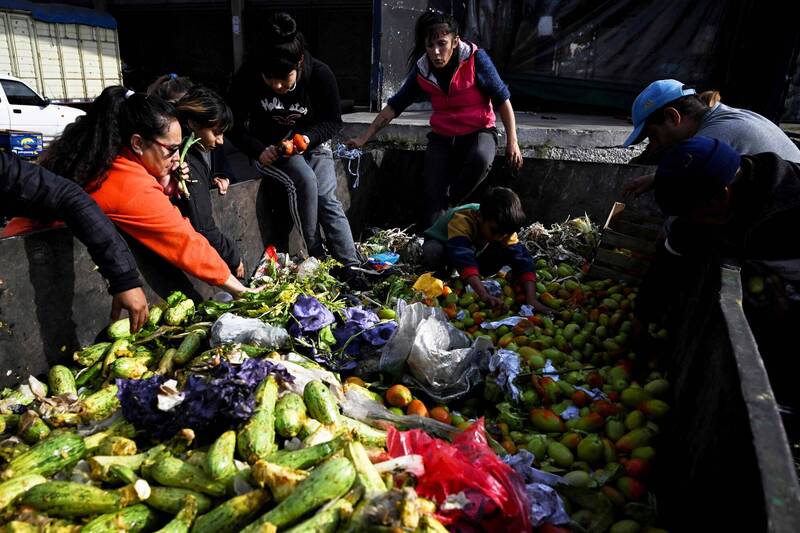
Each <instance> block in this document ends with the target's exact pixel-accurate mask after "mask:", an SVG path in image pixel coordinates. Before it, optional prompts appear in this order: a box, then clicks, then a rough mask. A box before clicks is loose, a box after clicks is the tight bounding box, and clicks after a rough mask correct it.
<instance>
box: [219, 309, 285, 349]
mask: <svg viewBox="0 0 800 533" xmlns="http://www.w3.org/2000/svg"><path fill="white" fill-rule="evenodd" d="M288 340H289V333H287V331H286V330H285V329H283V328H278V327H275V326H270V325H269V324H265V323H264V322H262V321H260V320H259V319H257V318H243V317H240V316H237V315H234V314H233V313H225V314H223V315H222V316H221V317H219V318H218V319H217V321H216V322H214V325H213V326H211V341H210V343H211V346H219V345H220V344H237V343H238V344H253V345H255V346H261V347H262V348H267V349H268V350H277V349H278V348H280V347H282V346H283V345H284V344H286V342H287V341H288Z"/></svg>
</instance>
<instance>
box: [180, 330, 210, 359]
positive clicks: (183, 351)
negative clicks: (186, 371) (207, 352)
mask: <svg viewBox="0 0 800 533" xmlns="http://www.w3.org/2000/svg"><path fill="white" fill-rule="evenodd" d="M205 338H206V331H205V330H204V329H196V330H194V331H192V332H191V333H189V334H188V335H186V336H185V337H184V338H183V340H182V341H181V344H180V346H178V351H177V352H176V353H175V356H174V361H175V364H176V365H185V364H186V363H188V362H189V360H190V359H191V358H192V357H194V354H196V353H197V350H199V349H200V345H201V344H202V343H203V339H205Z"/></svg>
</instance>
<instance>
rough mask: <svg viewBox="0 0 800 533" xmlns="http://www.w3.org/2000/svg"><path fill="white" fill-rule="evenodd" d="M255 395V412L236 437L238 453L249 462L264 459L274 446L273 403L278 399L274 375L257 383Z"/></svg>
mask: <svg viewBox="0 0 800 533" xmlns="http://www.w3.org/2000/svg"><path fill="white" fill-rule="evenodd" d="M255 395H256V408H255V412H254V413H253V416H251V417H250V419H249V420H248V421H247V422H245V423H244V425H243V426H242V428H241V429H240V430H239V434H238V435H237V437H236V441H237V442H236V445H237V449H238V451H239V455H240V456H241V457H242V459H244V460H245V461H247V462H248V463H250V464H253V463H255V462H256V461H258V460H259V459H266V458H267V457H268V456H269V455H270V454H271V453H272V452H273V451H274V450H275V448H276V446H275V404H276V402H277V400H278V382H277V381H276V380H275V376H267V377H266V378H265V379H264V380H263V381H262V382H261V383H259V384H258V387H256V393H255Z"/></svg>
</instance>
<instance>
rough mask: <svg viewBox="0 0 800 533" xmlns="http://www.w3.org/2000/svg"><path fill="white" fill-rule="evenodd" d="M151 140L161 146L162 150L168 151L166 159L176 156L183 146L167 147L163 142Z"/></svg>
mask: <svg viewBox="0 0 800 533" xmlns="http://www.w3.org/2000/svg"><path fill="white" fill-rule="evenodd" d="M150 140H151V141H152V142H154V143H156V144H157V145H159V146H160V147H161V148H163V149H164V150H166V151H167V155H166V157H172V156H174V155H175V154H177V153H178V150H180V149H181V145H180V144H174V145H172V146H169V145H166V144H164V143H162V142H160V141H157V140H155V139H150Z"/></svg>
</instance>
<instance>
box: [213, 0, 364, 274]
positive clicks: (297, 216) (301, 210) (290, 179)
mask: <svg viewBox="0 0 800 533" xmlns="http://www.w3.org/2000/svg"><path fill="white" fill-rule="evenodd" d="M267 31H268V33H269V39H268V41H269V42H268V45H267V46H266V47H264V48H263V49H262V50H261V54H260V55H259V56H258V57H256V58H254V60H252V61H250V62H248V63H246V64H245V65H244V66H242V68H241V69H240V70H239V72H237V73H236V76H235V77H234V80H233V85H232V88H231V93H230V96H229V98H228V103H229V104H230V106H231V109H232V110H233V114H234V118H235V120H234V126H233V129H232V130H231V133H230V136H231V138H232V139H233V142H234V143H235V144H236V146H237V147H238V148H239V149H240V150H242V151H243V152H244V153H245V154H247V155H248V156H249V157H250V158H251V159H253V160H255V161H256V166H257V168H258V169H259V171H260V172H261V173H262V175H264V176H267V177H270V178H272V179H275V180H277V181H278V182H280V183H281V184H282V185H283V186H284V187H285V188H286V191H287V193H288V196H289V211H290V213H291V216H292V221H293V222H294V224H295V226H296V227H297V229H298V230H299V231H300V234H301V235H302V237H303V239H304V240H305V244H306V248H307V249H308V252H309V254H310V255H312V256H322V255H324V253H325V249H324V247H323V241H322V237H321V233H320V228H321V229H322V230H323V232H324V234H325V238H326V240H327V245H328V247H329V248H330V251H331V255H333V257H335V258H336V259H337V260H339V261H340V262H341V263H342V264H343V265H344V267H345V268H344V270H343V271H342V274H343V276H342V277H343V278H344V279H345V280H346V281H350V280H352V279H353V278H354V277H355V276H357V273H356V272H357V271H356V270H354V269H353V268H352V267H355V266H357V265H358V264H359V260H358V255H357V253H356V248H355V245H354V244H353V235H352V233H351V231H350V224H349V222H348V221H347V217H346V216H345V213H344V208H343V207H342V204H341V202H339V200H338V198H336V172H335V169H334V165H333V154H332V152H331V149H330V145H329V141H330V139H331V138H332V137H333V136H334V135H335V134H336V133H338V132H339V130H340V129H341V127H342V118H341V113H340V103H339V89H338V86H337V84H336V78H335V77H334V75H333V72H331V69H330V68H329V67H328V66H327V65H326V64H325V63H323V62H321V61H319V60H318V59H315V58H313V57H312V56H311V54H309V53H308V50H307V49H306V45H305V40H304V38H303V35H302V34H301V33H300V32H299V31H298V30H297V24H296V23H295V21H294V19H292V17H290V16H289V15H287V14H286V13H278V14H277V15H275V16H274V17H273V18H272V20H271V23H270V25H269V27H268V29H267ZM287 146H288V148H287ZM279 147H281V148H282V149H279Z"/></svg>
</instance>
